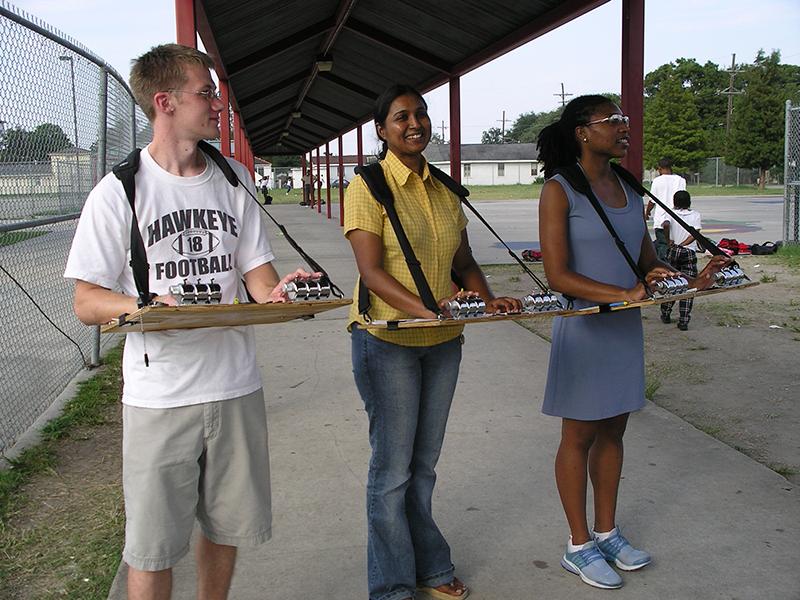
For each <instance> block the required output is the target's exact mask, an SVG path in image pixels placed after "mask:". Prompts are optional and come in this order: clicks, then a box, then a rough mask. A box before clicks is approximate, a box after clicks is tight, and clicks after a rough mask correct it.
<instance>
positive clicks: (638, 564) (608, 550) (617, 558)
mask: <svg viewBox="0 0 800 600" xmlns="http://www.w3.org/2000/svg"><path fill="white" fill-rule="evenodd" d="M592 537H593V538H594V541H595V542H596V543H597V549H598V550H599V551H600V553H601V554H602V555H603V556H604V557H605V559H606V560H607V561H609V562H613V563H614V564H615V565H617V566H618V567H619V568H620V569H622V570H623V571H635V570H636V569H641V568H642V567H644V566H646V565H649V564H650V563H651V562H652V561H653V559H652V557H651V556H650V555H649V554H648V553H647V552H645V551H644V550H637V549H636V548H634V547H633V546H631V543H630V542H629V541H628V540H627V539H625V536H624V535H622V534H621V533H620V531H619V527H615V528H614V531H613V532H612V534H611V537H608V538H606V539H604V540H602V541H601V540H599V539H597V533H596V532H594V531H593V532H592Z"/></svg>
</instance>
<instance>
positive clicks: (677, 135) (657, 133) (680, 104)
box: [644, 77, 707, 172]
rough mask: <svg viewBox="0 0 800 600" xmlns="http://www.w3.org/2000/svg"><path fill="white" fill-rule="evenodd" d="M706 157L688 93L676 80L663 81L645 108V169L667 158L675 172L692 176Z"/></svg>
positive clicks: (699, 127) (699, 122) (689, 93)
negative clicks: (690, 173) (670, 160)
mask: <svg viewBox="0 0 800 600" xmlns="http://www.w3.org/2000/svg"><path fill="white" fill-rule="evenodd" d="M706 156H707V149H706V134H705V131H704V130H703V128H702V124H701V121H700V116H699V115H698V114H697V108H696V107H695V103H694V99H693V98H692V94H691V92H690V91H689V90H688V89H686V88H685V87H684V86H683V84H682V83H681V81H680V80H679V79H678V78H676V77H670V78H666V79H664V80H663V81H662V82H661V83H660V85H659V90H658V93H657V94H655V95H654V96H653V97H652V98H650V100H649V101H648V102H647V103H646V104H645V110H644V162H645V165H647V166H651V167H652V166H655V165H656V164H657V163H658V161H659V159H661V158H664V157H667V158H670V159H672V161H673V163H674V165H675V170H676V171H685V170H689V171H691V172H694V171H696V170H697V168H698V167H699V166H700V163H701V162H702V160H703V159H704V158H705V157H706Z"/></svg>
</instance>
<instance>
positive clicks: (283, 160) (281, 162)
mask: <svg viewBox="0 0 800 600" xmlns="http://www.w3.org/2000/svg"><path fill="white" fill-rule="evenodd" d="M259 158H261V159H263V160H266V161H267V162H271V163H272V166H273V167H299V166H300V156H293V155H286V154H277V155H275V156H259ZM319 160H320V161H321V162H324V161H325V157H324V156H320V157H319Z"/></svg>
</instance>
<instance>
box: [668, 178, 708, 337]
mask: <svg viewBox="0 0 800 600" xmlns="http://www.w3.org/2000/svg"><path fill="white" fill-rule="evenodd" d="M672 201H673V205H674V207H675V209H674V210H675V214H677V215H678V216H679V217H680V218H681V219H683V220H684V221H685V222H686V224H687V225H691V226H692V227H694V228H695V229H696V230H697V231H700V228H701V219H700V213H699V212H697V211H696V210H692V198H691V196H690V195H689V192H687V191H686V190H680V191H677V192H675V195H674V196H673V198H672ZM665 217H666V220H665V221H664V222H663V225H664V234H665V236H666V240H667V244H668V246H667V262H668V263H669V264H671V265H672V266H673V267H675V269H676V270H678V271H680V272H681V273H683V274H684V275H686V276H687V277H697V241H696V240H695V239H694V237H693V236H692V235H691V234H690V233H689V232H688V231H686V229H684V228H683V226H682V225H681V224H680V223H678V222H677V221H676V220H675V219H674V218H673V217H671V216H670V215H667V214H666V213H665ZM692 302H693V299H692V298H686V299H683V300H681V301H680V302H679V315H680V316H679V317H678V329H680V330H681V331H686V330H687V329H689V319H690V318H691V312H692ZM674 304H675V303H674V302H665V303H664V304H662V305H661V322H662V323H670V322H672V319H671V318H670V313H671V312H672V306H673V305H674Z"/></svg>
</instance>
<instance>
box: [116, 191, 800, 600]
mask: <svg viewBox="0 0 800 600" xmlns="http://www.w3.org/2000/svg"><path fill="white" fill-rule="evenodd" d="M271 211H272V213H273V214H274V215H275V216H276V218H277V219H278V220H279V221H281V222H282V223H283V224H285V225H286V226H287V228H288V229H289V232H290V233H291V234H292V235H293V236H294V237H295V238H296V239H298V240H299V241H300V243H301V245H303V247H304V248H305V249H306V250H307V251H308V252H309V253H310V254H311V255H312V256H313V257H314V258H315V259H317V260H318V261H319V262H320V263H321V264H322V265H323V267H325V268H326V269H327V270H328V271H329V272H330V274H331V276H332V277H333V279H334V281H335V282H336V283H337V284H339V286H340V287H342V289H343V290H344V291H345V292H346V294H348V295H349V294H350V293H351V292H352V287H353V283H354V281H355V272H354V267H353V261H352V258H351V255H350V250H349V246H348V244H347V243H346V241H345V240H344V239H343V238H342V237H341V230H340V228H339V227H338V226H337V225H336V224H335V223H334V222H328V221H327V220H325V219H324V215H322V216H320V215H317V214H316V213H312V212H311V211H309V210H301V209H299V208H298V207H292V206H273V207H271ZM323 221H324V222H323ZM271 231H272V233H273V240H274V245H275V248H276V251H277V253H278V254H279V256H281V257H282V259H281V261H280V262H279V265H278V266H279V268H280V269H281V271H282V272H285V271H286V270H288V269H289V268H292V267H294V266H296V265H297V264H298V262H299V261H298V260H295V259H294V256H293V251H292V250H291V249H289V248H288V245H286V244H285V242H283V241H282V240H281V239H280V238H279V237H277V235H276V233H275V230H274V229H273V230H271ZM501 235H502V232H501ZM474 250H475V252H476V255H477V256H478V258H479V260H480V257H481V252H482V249H481V248H479V247H475V248H474ZM345 325H346V309H339V310H337V311H333V312H330V313H324V314H323V315H321V316H319V317H317V318H316V319H313V320H310V321H302V322H292V323H286V324H281V325H272V326H268V327H264V326H262V327H259V328H258V329H257V332H258V333H257V339H258V346H259V347H258V356H259V359H260V364H261V365H262V369H263V378H264V385H265V390H266V397H267V406H268V415H269V427H270V438H271V439H270V452H271V461H272V489H273V510H274V535H273V539H272V540H271V541H270V542H268V543H266V544H264V545H263V546H260V547H258V548H256V549H243V550H242V551H241V553H240V559H239V562H238V566H237V572H236V576H235V578H234V583H233V588H232V591H231V598H232V599H244V600H250V599H256V598H258V599H259V600H270V599H275V600H295V599H297V600H306V599H308V600H311V599H317V598H336V599H339V600H358V599H365V598H366V597H367V593H366V574H365V570H366V548H365V540H366V527H365V510H364V493H365V483H366V474H367V464H368V460H369V444H368V439H367V418H366V415H365V413H364V410H363V407H362V404H361V401H360V399H359V397H358V394H357V392H356V389H355V385H354V383H353V377H352V373H351V366H350V349H349V337H348V335H347V334H346V332H345V330H344V328H345ZM466 334H467V342H466V346H465V352H464V360H463V363H462V368H461V377H460V380H459V387H458V389H457V391H456V398H455V400H454V403H453V409H452V412H451V417H450V423H449V427H448V433H447V437H446V440H445V446H444V450H443V454H442V459H441V461H440V464H439V468H438V473H439V482H438V484H437V489H436V495H435V499H434V511H435V514H436V516H437V520H438V523H439V525H440V526H441V528H442V530H443V531H444V533H445V535H446V536H447V538H448V541H449V542H450V545H451V547H452V550H453V560H454V562H455V564H456V573H457V575H458V576H459V577H460V578H461V579H463V580H464V581H466V582H467V583H468V584H469V585H470V587H471V588H472V595H471V596H470V598H474V599H475V600H499V599H503V600H527V599H531V598H545V599H560V598H565V599H566V598H570V599H581V598H596V597H598V595H609V596H612V595H613V596H614V597H615V598H620V599H633V598H636V599H639V598H658V599H662V598H663V599H676V600H678V599H686V598H702V599H707V598H719V599H724V598H729V599H733V598H736V599H739V600H744V599H754V600H755V599H759V600H761V599H770V600H782V599H786V600H790V599H794V600H797V599H798V598H800V574H798V571H797V570H796V564H797V562H798V559H800V550H798V545H797V542H796V540H798V539H800V501H799V500H800V499H799V497H798V492H797V490H795V489H793V488H792V486H791V485H790V484H788V483H787V481H786V480H785V479H783V478H782V477H780V476H779V475H777V474H775V473H774V472H772V471H770V470H769V469H767V468H766V467H763V466H761V465H760V464H758V463H756V462H754V461H752V460H751V459H749V458H747V457H746V456H744V455H742V454H740V453H739V452H737V451H735V450H733V449H732V448H729V447H728V446H726V445H724V444H722V443H720V442H718V441H716V440H714V439H713V438H711V437H709V436H707V435H706V434H704V433H702V432H700V431H698V430H696V429H694V428H693V427H691V426H690V425H688V424H686V423H685V422H684V421H682V420H681V419H679V418H677V417H675V416H673V415H672V414H670V413H668V412H666V411H664V410H662V409H660V408H658V407H656V406H654V405H651V404H650V405H648V406H647V407H646V408H645V410H643V411H641V412H639V413H637V414H635V415H633V416H632V418H631V422H630V425H629V429H628V434H627V436H626V441H627V445H626V450H627V452H626V454H627V457H626V465H625V471H624V478H623V481H622V486H621V490H620V503H619V511H618V516H619V519H618V520H619V524H620V525H621V526H622V528H623V529H624V531H625V532H626V534H627V535H628V537H630V538H631V540H632V541H633V542H634V543H636V544H640V545H641V546H643V547H645V548H647V549H648V550H650V551H651V552H652V554H653V555H654V563H653V564H652V565H650V566H648V567H646V568H645V569H643V570H642V571H640V572H636V573H623V578H624V580H625V586H624V587H623V588H622V589H621V590H619V591H616V592H603V591H600V590H596V589H594V588H591V587H589V586H587V585H585V584H583V583H582V582H581V581H580V580H579V579H578V578H577V577H576V576H574V575H571V574H568V573H567V572H566V571H564V570H563V569H562V568H561V567H560V566H559V559H560V557H561V554H562V553H563V546H564V543H565V542H566V538H567V529H566V524H565V520H564V517H563V513H562V511H561V506H560V503H559V500H558V495H557V492H556V489H555V483H554V480H553V458H554V454H555V450H556V447H557V444H558V439H559V428H560V423H559V421H558V420H557V419H554V418H551V417H545V416H543V415H541V414H540V412H539V408H540V404H541V398H542V393H543V388H544V381H545V375H546V370H547V358H548V352H549V344H548V343H547V342H545V341H543V340H542V339H540V338H539V337H537V336H535V335H534V334H532V333H530V332H529V331H527V330H525V329H523V328H522V327H519V326H518V325H515V324H514V323H511V322H508V321H505V322H499V323H490V324H475V325H472V326H470V327H468V328H467V330H466ZM754 400H756V399H754ZM698 401H701V400H698ZM124 580H125V578H124V569H121V570H120V574H119V575H118V576H117V579H116V580H115V583H114V587H113V588H112V591H111V594H110V596H109V598H112V599H115V600H116V599H121V598H124V597H125V594H124V582H125V581H124ZM174 587H175V590H174V594H173V597H174V598H176V599H181V600H182V599H187V600H188V599H190V598H194V587H195V584H194V565H193V560H192V559H191V557H187V558H185V559H184V560H183V561H182V562H181V563H180V564H179V565H178V567H177V568H176V569H175V585H174Z"/></svg>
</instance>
